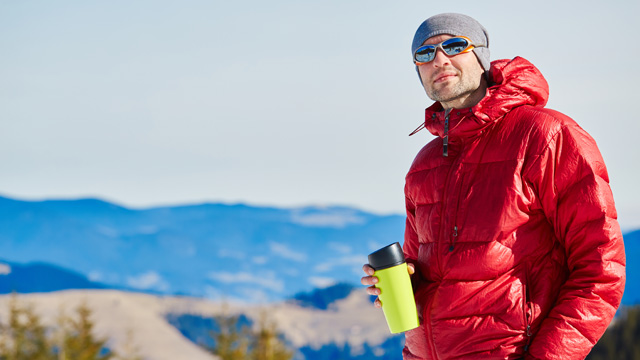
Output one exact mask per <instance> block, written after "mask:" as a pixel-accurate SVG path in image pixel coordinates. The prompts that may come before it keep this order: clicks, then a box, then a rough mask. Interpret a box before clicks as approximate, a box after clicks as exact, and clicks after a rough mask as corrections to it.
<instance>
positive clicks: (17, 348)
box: [0, 295, 55, 360]
mask: <svg viewBox="0 0 640 360" xmlns="http://www.w3.org/2000/svg"><path fill="white" fill-rule="evenodd" d="M0 329H1V333H2V335H1V338H0V359H1V360H54V359H55V357H54V356H53V354H52V352H51V345H50V342H49V340H48V338H47V330H46V328H45V327H44V326H43V325H42V324H41V322H40V318H39V317H38V315H36V313H35V312H34V310H33V308H32V307H30V306H24V307H21V306H19V305H18V302H17V298H16V297H15V295H14V296H13V297H12V298H11V301H10V302H9V321H8V323H7V324H0Z"/></svg>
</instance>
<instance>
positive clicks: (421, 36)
mask: <svg viewBox="0 0 640 360" xmlns="http://www.w3.org/2000/svg"><path fill="white" fill-rule="evenodd" d="M440 34H449V35H454V36H466V37H468V38H469V39H471V41H472V42H473V43H474V44H476V45H484V46H486V47H476V48H474V49H473V52H474V53H475V54H476V57H477V58H478V61H479V62H480V65H482V67H483V68H484V69H485V70H486V71H489V68H491V60H490V59H489V33H487V29H485V28H484V26H482V25H480V23H479V22H477V21H476V20H475V19H474V18H472V17H470V16H467V15H462V14H454V13H445V14H439V15H434V16H432V17H430V18H428V19H427V20H425V21H424V22H423V23H422V24H421V25H420V27H419V28H418V30H417V31H416V34H415V36H414V37H413V44H412V45H411V56H413V54H414V53H415V52H416V49H418V48H419V47H420V46H422V44H423V43H424V42H425V40H427V39H428V38H430V37H432V36H436V35H440Z"/></svg>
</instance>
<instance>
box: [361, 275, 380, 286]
mask: <svg viewBox="0 0 640 360" xmlns="http://www.w3.org/2000/svg"><path fill="white" fill-rule="evenodd" d="M360 282H361V283H362V285H375V284H377V283H378V278H377V277H375V276H363V277H362V279H360Z"/></svg>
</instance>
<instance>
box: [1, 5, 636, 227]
mask: <svg viewBox="0 0 640 360" xmlns="http://www.w3.org/2000/svg"><path fill="white" fill-rule="evenodd" d="M448 11H453V12H463V13H466V14H469V15H471V16H474V17H475V18H476V19H478V20H479V21H480V22H481V23H483V24H484V25H485V27H486V28H487V29H488V30H489V33H490V36H491V53H492V58H493V59H498V58H512V57H514V56H523V57H525V58H527V59H528V60H530V61H531V62H533V63H534V64H535V65H536V66H537V67H538V68H539V69H540V70H541V71H542V73H543V74H544V75H545V77H546V78H547V80H548V82H549V84H550V88H551V98H550V101H549V105H548V107H551V108H554V109H556V110H559V111H561V112H564V113H566V114H567V115H569V116H571V117H572V118H574V119H575V120H576V121H577V122H578V123H579V124H580V125H581V126H582V127H583V128H585V129H586V130H587V131H588V132H589V133H590V134H591V135H592V136H593V137H594V138H595V139H596V141H597V143H598V145H599V147H600V149H601V151H602V153H603V156H604V158H605V161H606V163H607V166H608V169H609V173H610V177H611V184H612V189H613V191H614V196H615V198H616V203H617V207H618V211H619V214H620V222H621V224H622V226H623V228H625V229H631V228H638V227H640V191H638V185H637V182H638V181H637V178H638V177H639V175H640V171H639V170H638V164H639V163H640V146H639V145H638V133H639V131H640V124H639V123H640V121H639V120H640V119H639V117H640V116H639V115H638V112H637V111H636V110H635V104H636V102H637V99H638V98H639V95H640V91H639V90H638V82H639V81H640V70H639V68H640V67H639V66H638V65H637V63H638V58H639V57H640V50H639V49H638V46H636V44H635V43H636V40H635V38H636V37H637V34H638V32H639V30H640V25H638V21H637V14H638V13H640V4H639V2H637V1H612V2H609V3H607V4H605V3H604V2H600V1H597V2H596V1H564V2H556V1H539V2H536V3H535V4H532V3H530V2H529V3H526V4H525V3H522V4H521V3H520V2H513V1H485V2H479V1H457V2H455V4H451V3H450V2H442V3H439V4H434V2H427V1H398V2H396V3H393V4H390V3H389V2H386V1H364V0H362V1H361V0H353V1H348V0H343V1H272V2H264V1H237V2H228V1H224V2H223V1H181V2H177V1H162V0H159V1H158V0H155V1H150V0H145V1H67V0H60V1H55V2H50V1H28V0H27V1H19V2H18V1H3V2H0V48H1V49H2V55H1V56H0V119H1V120H2V121H0V127H1V128H0V164H2V172H1V176H0V194H2V195H5V196H13V197H19V198H24V199H42V198H77V197H85V196H97V197H101V198H104V199H107V200H111V201H116V202H118V203H121V204H123V205H127V206H133V207H146V206H154V205H166V204H180V203H191V202H202V201H220V202H246V203H250V204H260V205H275V206H299V205H309V204H320V205H331V204H343V205H351V206H356V207H359V208H362V209H365V210H369V211H375V212H381V213H402V212H403V194H402V188H403V184H404V175H405V173H406V171H407V169H408V167H409V165H410V163H411V161H412V160H413V157H414V156H415V154H416V152H417V151H418V150H419V149H420V148H421V147H422V146H423V145H424V144H425V143H426V142H428V141H429V140H430V139H431V138H432V136H431V135H430V134H428V133H427V132H426V131H423V132H421V133H419V135H416V136H413V137H408V136H407V135H408V134H409V132H411V131H412V130H413V129H414V128H416V127H417V126H418V125H419V124H420V122H421V121H423V119H422V115H423V111H424V108H425V107H426V106H428V105H429V104H430V103H431V101H430V100H428V99H427V97H426V95H425V94H424V90H423V89H422V88H421V87H420V84H419V82H418V79H417V76H416V74H415V70H414V68H413V65H412V63H411V55H410V45H411V40H412V37H413V33H414V31H415V29H416V28H417V27H418V25H419V24H420V23H421V22H422V21H423V20H424V19H425V18H427V17H429V16H430V15H433V14H436V13H440V12H448Z"/></svg>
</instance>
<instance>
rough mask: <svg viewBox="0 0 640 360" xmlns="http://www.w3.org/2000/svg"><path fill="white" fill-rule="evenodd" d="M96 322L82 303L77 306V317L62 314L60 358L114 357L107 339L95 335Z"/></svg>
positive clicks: (104, 359) (99, 359) (94, 359)
mask: <svg viewBox="0 0 640 360" xmlns="http://www.w3.org/2000/svg"><path fill="white" fill-rule="evenodd" d="M93 327H94V323H93V321H92V320H91V310H90V309H89V307H88V306H87V305H86V304H85V303H82V304H80V305H79V306H78V307H77V308H76V318H75V319H74V318H70V317H66V316H61V317H60V319H59V328H60V329H61V336H60V344H59V348H58V349H56V350H57V351H56V352H57V354H58V360H109V359H112V358H113V357H114V355H115V354H113V353H112V352H111V351H110V350H109V349H108V348H107V347H106V342H107V339H98V338H96V337H95V336H94V335H93Z"/></svg>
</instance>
